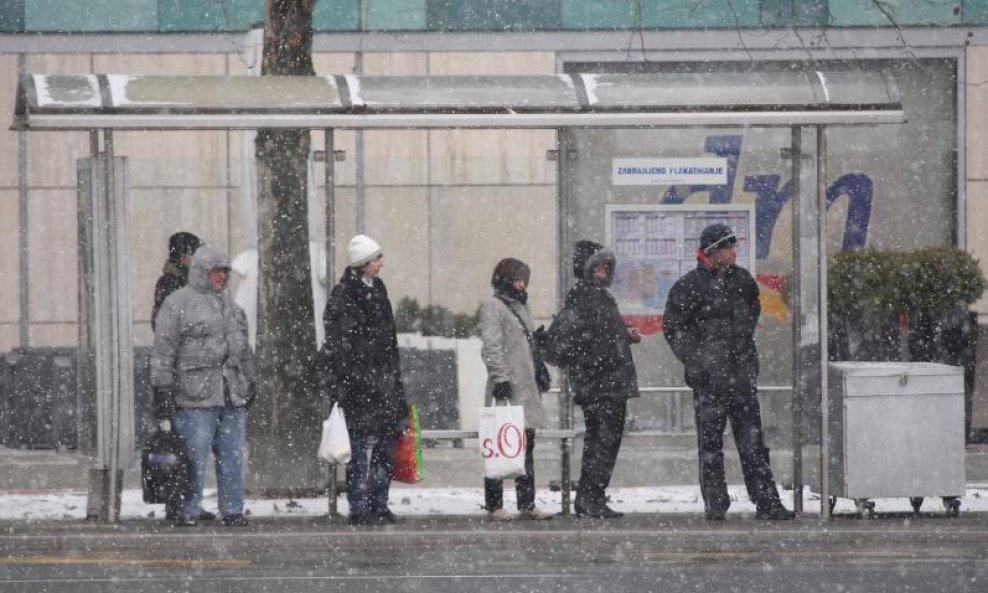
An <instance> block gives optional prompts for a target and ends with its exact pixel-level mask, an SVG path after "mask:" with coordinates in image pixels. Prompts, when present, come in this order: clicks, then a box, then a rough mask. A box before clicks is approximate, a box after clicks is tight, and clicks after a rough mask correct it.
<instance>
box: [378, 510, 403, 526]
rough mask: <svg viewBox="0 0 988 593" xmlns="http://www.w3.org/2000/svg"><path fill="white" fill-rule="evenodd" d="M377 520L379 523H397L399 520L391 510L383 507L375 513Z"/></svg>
mask: <svg viewBox="0 0 988 593" xmlns="http://www.w3.org/2000/svg"><path fill="white" fill-rule="evenodd" d="M377 522H378V523H380V524H381V525H397V524H398V523H400V522H401V519H399V518H398V515H396V514H394V513H392V512H391V510H390V509H385V510H384V511H381V512H380V513H378V514H377Z"/></svg>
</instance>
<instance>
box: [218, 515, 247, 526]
mask: <svg viewBox="0 0 988 593" xmlns="http://www.w3.org/2000/svg"><path fill="white" fill-rule="evenodd" d="M223 524H224V525H226V526H227V527H246V526H248V525H250V521H248V520H247V517H244V516H243V515H227V516H225V517H223Z"/></svg>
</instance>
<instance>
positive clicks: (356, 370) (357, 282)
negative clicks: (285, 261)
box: [321, 235, 408, 525]
mask: <svg viewBox="0 0 988 593" xmlns="http://www.w3.org/2000/svg"><path fill="white" fill-rule="evenodd" d="M347 256H348V261H349V265H348V266H347V268H346V271H344V272H343V277H342V278H340V282H339V284H337V285H336V287H334V288H333V291H332V293H331V294H330V296H329V301H328V302H327V303H326V311H325V313H324V315H323V323H324V324H325V328H326V341H325V343H324V344H323V362H324V367H323V368H324V370H323V372H322V377H321V382H322V389H323V391H324V392H325V393H327V394H328V395H329V396H330V399H332V400H334V401H335V402H338V403H339V404H340V407H341V408H343V414H344V416H345V417H346V422H347V428H348V429H349V432H350V448H351V450H352V457H351V460H350V463H348V464H347V467H346V485H347V501H348V502H349V504H350V523H352V524H354V525H382V524H389V523H397V521H398V518H397V517H396V516H395V515H394V513H392V512H391V510H390V509H389V508H388V490H389V489H390V487H391V478H392V476H393V474H394V454H395V448H396V445H397V443H398V437H399V436H400V435H401V434H402V433H403V432H404V431H405V430H407V427H408V406H407V403H406V398H405V386H404V384H403V383H402V380H401V367H400V366H399V360H398V339H397V334H396V332H395V322H394V313H393V311H392V308H391V301H389V300H388V291H387V289H386V288H385V286H384V282H383V281H382V280H381V278H380V274H381V270H382V269H383V268H384V255H383V254H382V253H381V246H380V245H378V243H377V241H375V240H374V239H371V238H370V237H368V236H367V235H357V236H356V237H354V238H353V239H352V240H351V241H350V244H349V245H348V246H347ZM371 437H373V438H374V439H375V444H374V450H373V451H372V452H371V454H370V462H369V463H368V459H367V444H368V442H369V439H370V438H371Z"/></svg>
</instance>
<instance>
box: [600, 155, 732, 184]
mask: <svg viewBox="0 0 988 593" xmlns="http://www.w3.org/2000/svg"><path fill="white" fill-rule="evenodd" d="M611 182H612V183H613V184H614V185H726V184H727V159H725V158H695V159H612V160H611Z"/></svg>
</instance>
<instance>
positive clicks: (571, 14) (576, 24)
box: [561, 0, 640, 30]
mask: <svg viewBox="0 0 988 593" xmlns="http://www.w3.org/2000/svg"><path fill="white" fill-rule="evenodd" d="M638 4H640V3H639V2H635V1H634V0H611V1H610V2H588V1H587V0H562V8H561V18H562V28H563V29H576V30H580V29H597V30H602V29H618V30H623V29H631V28H633V27H634V25H635V6H636V5H638Z"/></svg>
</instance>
